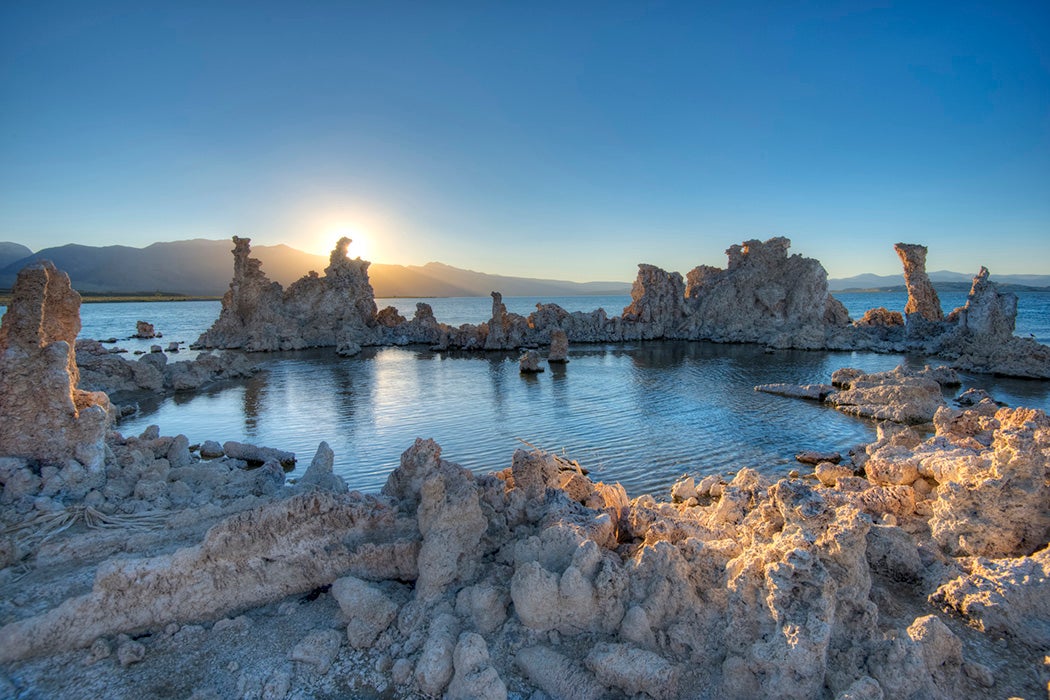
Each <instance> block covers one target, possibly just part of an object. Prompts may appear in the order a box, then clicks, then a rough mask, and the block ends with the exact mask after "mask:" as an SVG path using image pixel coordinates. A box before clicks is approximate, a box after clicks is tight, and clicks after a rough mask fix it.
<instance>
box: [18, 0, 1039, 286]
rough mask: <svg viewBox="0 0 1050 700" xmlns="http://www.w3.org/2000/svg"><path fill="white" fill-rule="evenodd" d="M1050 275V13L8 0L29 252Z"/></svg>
mask: <svg viewBox="0 0 1050 700" xmlns="http://www.w3.org/2000/svg"><path fill="white" fill-rule="evenodd" d="M342 232H350V235H351V236H352V237H355V238H356V239H358V240H359V241H360V242H361V244H362V245H361V247H356V246H355V247H352V248H351V253H352V254H358V253H360V254H363V255H364V257H366V258H369V259H372V260H374V261H377V262H393V263H412V264H420V263H424V262H426V261H429V260H438V261H442V262H446V263H449V264H452V265H456V266H459V267H467V268H472V269H479V270H484V271H488V272H499V273H503V274H511V275H524V276H536V277H554V278H567V279H576V280H593V279H624V280H627V279H631V278H633V276H634V271H635V264H636V263H638V262H649V263H652V264H656V265H660V266H661V267H665V268H667V269H674V270H680V271H682V272H685V271H687V270H689V269H691V268H692V267H694V266H695V265H697V264H701V263H705V264H713V265H718V266H724V264H725V257H724V254H723V251H724V250H725V248H727V247H728V246H729V245H731V244H733V243H738V242H741V241H743V240H747V239H751V238H759V239H765V238H768V237H770V236H774V235H784V236H787V237H789V238H791V239H792V241H793V248H792V250H793V252H797V253H801V254H803V255H807V256H810V257H816V258H818V259H820V260H821V261H822V262H823V263H824V265H825V267H826V268H828V271H829V273H830V274H831V276H833V277H841V276H847V275H852V274H857V273H860V272H876V273H882V274H886V273H893V272H898V271H899V269H900V265H899V262H898V261H897V258H896V256H895V255H894V253H893V250H892V245H893V243H895V242H897V241H907V242H917V243H924V244H926V245H928V246H929V247H930V254H929V258H928V264H929V269H931V270H935V269H954V270H958V271H962V272H971V271H973V272H975V271H976V270H977V267H978V266H979V265H981V264H984V265H987V266H988V267H989V268H990V269H991V270H992V272H993V276H994V274H995V273H996V272H999V273H1020V272H1033V273H1048V272H1050V4H1048V3H1046V2H1033V3H981V4H969V3H965V2H955V3H944V4H939V3H938V4H933V3H916V2H908V3H870V4H866V3H799V4H790V3H747V2H733V3H724V4H721V3H703V2H682V3H670V2H669V3H662V2H653V3H644V2H631V3H620V2H600V3H584V2H581V3H563V2H556V3H546V2H514V3H496V2H442V3H433V2H409V3H403V2H371V3H355V2H333V3H326V2H284V3H266V2H244V3H221V2H191V1H186V2H167V3H151V2H128V3H114V2H103V1H99V2H72V3H56V2H48V1H47V0H43V1H38V2H19V1H17V0H8V1H7V2H5V3H3V4H0V240H11V241H16V242H19V243H23V244H25V245H28V246H29V247H31V248H33V249H34V250H38V249H41V248H44V247H49V246H53V245H61V244H65V243H83V244H89V245H109V244H116V243H120V244H125V245H135V246H142V245H147V244H149V243H151V242H154V241H160V240H178V239H185V238H195V237H203V238H226V237H229V236H231V235H234V234H237V235H248V236H251V237H252V239H253V241H255V242H257V243H266V244H273V243H279V242H285V243H288V244H290V245H294V246H296V247H300V248H303V249H306V250H311V251H313V252H322V251H325V250H328V249H330V247H331V245H332V243H333V242H334V240H335V238H336V237H337V236H338V235H340V233H342Z"/></svg>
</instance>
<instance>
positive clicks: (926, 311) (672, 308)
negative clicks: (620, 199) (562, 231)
mask: <svg viewBox="0 0 1050 700" xmlns="http://www.w3.org/2000/svg"><path fill="white" fill-rule="evenodd" d="M233 240H234V249H233V256H234V273H233V279H232V281H231V282H230V289H229V291H227V293H226V295H225V296H224V297H223V300H222V311H221V312H220V315H219V318H218V319H217V320H216V321H215V323H214V325H213V326H212V327H211V328H210V329H208V330H207V331H205V332H204V333H203V334H202V335H201V336H200V338H199V339H198V340H197V342H196V344H195V347H198V348H234V349H242V350H247V351H250V352H259V351H275V350H298V349H302V348H307V347H334V348H335V349H336V351H337V352H338V353H340V354H342V355H354V354H356V353H357V352H359V351H360V349H361V347H362V346H370V345H380V346H381V345H408V344H413V343H422V344H427V345H430V346H433V347H435V348H437V349H440V350H447V349H450V348H454V349H464V350H516V349H518V348H522V347H545V346H547V345H549V344H550V343H551V341H552V338H554V337H556V336H555V334H556V333H564V334H565V338H566V339H567V341H568V342H571V343H610V342H613V343H615V342H624V341H634V340H660V339H666V340H708V341H714V342H720V343H759V344H762V345H766V346H767V347H772V348H797V349H802V350H871V351H874V352H915V353H919V354H923V355H926V356H931V357H932V356H938V357H943V358H945V359H946V360H948V361H950V362H951V364H952V366H954V367H955V368H957V369H962V370H967V371H972V372H982V373H992V374H1002V375H1006V376H1015V377H1028V378H1043V379H1046V378H1050V347H1047V346H1045V345H1041V344H1039V343H1037V342H1035V341H1034V340H1032V339H1029V338H1018V337H1016V336H1014V335H1013V332H1014V321H1015V319H1016V316H1017V297H1016V295H1014V294H1012V293H1004V292H1000V291H999V289H998V288H997V286H996V284H995V283H994V282H992V281H991V280H990V279H989V276H990V275H989V272H988V270H987V269H985V268H981V270H980V271H979V273H978V274H977V276H975V277H974V280H973V285H972V288H971V291H970V294H969V297H968V299H967V302H966V304H965V305H964V306H962V307H960V308H958V309H955V310H953V311H952V312H951V313H949V314H948V315H947V316H945V315H944V313H943V311H942V310H941V307H940V301H939V299H938V298H937V292H936V291H935V290H934V288H933V285H932V284H931V283H930V281H929V277H928V276H927V274H926V270H925V261H926V248H925V247H924V246H920V245H915V244H904V243H899V244H897V246H896V250H897V252H898V255H899V256H900V258H901V261H902V262H903V264H904V272H905V279H906V281H907V286H908V304H907V306H906V313H905V315H901V314H898V313H896V312H893V313H891V312H889V311H887V310H886V309H872V310H870V311H869V312H867V313H866V314H865V315H864V316H863V317H862V318H861V319H858V320H857V321H856V322H853V321H852V320H851V319H850V318H849V314H848V312H847V311H846V308H845V307H844V306H843V305H842V304H841V302H839V301H838V300H837V299H835V297H834V296H832V295H831V294H830V293H829V291H828V285H827V272H826V271H825V270H824V268H823V266H822V265H821V264H820V263H819V262H818V261H817V260H814V259H812V258H804V257H802V256H800V255H790V256H789V255H788V249H789V247H790V245H791V242H790V241H789V240H788V239H786V238H771V239H769V240H767V241H765V242H762V241H758V240H752V241H746V242H744V243H743V244H740V245H733V246H730V248H729V249H728V250H727V251H726V254H727V256H728V265H727V267H726V268H725V269H720V268H716V267H712V266H709V265H700V266H698V267H696V268H694V269H693V270H691V271H690V272H689V273H688V274H687V275H686V277H685V278H684V280H683V278H682V275H681V274H679V273H677V272H666V271H664V270H661V269H660V268H658V267H655V266H653V265H646V264H641V265H639V269H638V277H637V279H636V280H635V282H634V286H633V287H632V289H631V299H632V301H631V303H630V305H628V306H627V307H625V308H624V309H623V312H622V314H621V315H620V316H612V317H610V316H609V315H608V314H607V313H606V311H605V310H604V309H596V310H594V311H591V312H588V313H584V312H572V313H570V312H568V311H566V310H565V309H563V308H561V307H560V306H558V305H557V304H537V306H536V311H535V312H533V313H531V314H529V315H528V316H527V317H526V316H521V315H520V314H515V313H508V312H507V310H506V307H505V305H504V304H503V300H502V296H501V295H500V293H499V292H498V291H494V292H492V316H491V318H490V319H489V321H488V322H487V323H482V324H479V325H473V324H463V325H461V326H459V327H457V328H454V327H451V326H448V325H447V324H444V323H440V322H439V321H438V320H437V319H436V318H435V317H434V313H433V310H432V309H431V307H430V306H429V305H428V304H424V303H419V304H417V308H416V314H415V316H414V317H413V318H412V319H411V320H409V319H406V318H405V317H403V316H401V315H400V314H399V313H398V311H397V310H396V309H395V308H393V307H387V308H385V309H382V310H377V308H376V304H375V297H374V294H373V292H372V287H371V285H370V284H369V282H368V266H369V263H368V261H365V260H361V259H360V258H358V259H356V260H350V259H349V258H348V257H347V249H348V247H349V245H350V243H351V241H350V239H348V238H343V239H341V240H340V241H339V243H338V244H337V246H336V248H335V249H334V250H333V251H332V254H331V258H330V264H329V267H328V268H327V269H326V270H325V274H324V275H323V276H320V275H318V274H317V273H310V274H309V275H307V276H305V277H303V278H302V279H300V280H299V281H297V282H295V283H294V284H292V285H291V286H289V288H288V289H287V290H285V289H283V288H282V287H281V285H280V284H278V283H276V282H271V281H270V280H269V278H267V276H266V274H265V273H264V272H263V271H262V264H261V263H260V262H259V261H258V260H256V259H254V258H252V257H251V246H250V239H246V238H237V237H234V239H233Z"/></svg>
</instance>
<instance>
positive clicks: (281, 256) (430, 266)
mask: <svg viewBox="0 0 1050 700" xmlns="http://www.w3.org/2000/svg"><path fill="white" fill-rule="evenodd" d="M232 249H233V244H232V243H231V242H230V241H228V240H219V241H212V240H204V239H194V240H188V241H175V242H171V243H154V244H153V245H149V246H146V247H145V248H131V247H129V246H104V247H96V246H84V245H76V244H70V245H64V246H59V247H56V248H45V249H44V250H40V251H37V252H36V253H32V252H31V251H30V250H29V249H28V248H25V247H24V246H19V245H18V244H15V243H0V289H10V287H11V285H12V284H14V280H15V277H16V275H17V274H18V271H19V270H21V269H22V268H23V267H24V266H25V265H27V264H29V263H30V262H33V261H35V260H40V259H47V260H50V261H51V262H53V263H55V265H56V266H57V267H58V268H59V269H61V270H64V271H65V272H66V273H68V274H69V277H70V280H71V281H72V283H73V287H74V289H77V290H78V291H81V292H108V293H118V294H125V293H126V294H132V293H152V292H168V293H174V294H189V295H193V296H221V295H222V294H223V293H225V291H226V290H227V289H228V288H229V285H230V277H231V276H232V275H233V256H232V255H231V250H232ZM16 255H18V257H14V256H16ZM252 255H253V256H254V257H256V258H258V259H259V260H261V261H262V264H263V265H262V269H263V271H264V272H265V273H266V274H267V276H268V277H269V278H270V279H271V280H273V281H275V282H280V283H281V284H282V285H284V286H285V287H287V286H288V285H289V284H291V283H292V282H294V281H295V280H297V279H299V278H300V277H302V276H303V275H305V274H307V273H308V272H309V271H310V270H315V271H317V272H318V273H323V271H324V269H325V268H326V267H327V266H328V258H327V257H324V256H320V255H311V254H310V253H304V252H303V251H301V250H296V249H295V248H291V247H289V246H286V245H277V246H263V245H260V246H252ZM368 275H369V279H370V280H371V282H372V288H373V289H374V290H375V293H376V296H377V297H453V296H488V294H489V292H492V291H498V292H501V293H503V294H504V295H506V296H552V297H553V296H569V295H576V294H627V293H628V292H629V290H630V287H631V285H630V283H627V282H569V281H563V280H546V279H531V278H524V277H504V276H501V275H489V274H485V273H481V272H474V271H472V270H462V269H460V268H456V267H452V266H450V265H443V264H441V263H434V262H432V263H427V264H426V265H421V266H420V265H385V264H381V263H373V264H372V266H371V267H369V268H368Z"/></svg>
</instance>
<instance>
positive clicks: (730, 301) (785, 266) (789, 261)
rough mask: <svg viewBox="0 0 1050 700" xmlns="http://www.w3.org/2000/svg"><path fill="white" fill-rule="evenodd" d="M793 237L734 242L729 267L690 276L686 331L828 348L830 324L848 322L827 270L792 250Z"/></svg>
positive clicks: (700, 270)
mask: <svg viewBox="0 0 1050 700" xmlns="http://www.w3.org/2000/svg"><path fill="white" fill-rule="evenodd" d="M790 245H791V241H789V240H788V239H787V238H771V239H769V240H768V241H765V242H762V241H757V240H752V241H746V242H745V243H743V244H742V245H734V246H731V247H730V248H729V249H728V250H727V251H726V255H728V256H729V265H728V267H727V268H726V269H725V270H719V269H717V268H712V267H709V266H700V267H697V268H695V269H693V270H692V271H691V272H690V273H689V275H688V276H687V280H688V286H687V288H686V307H687V309H689V316H690V319H689V327H690V332H689V333H687V335H686V337H689V338H694V339H701V340H715V341H719V342H758V343H763V344H766V345H772V346H775V347H797V348H810V349H816V348H823V347H826V346H827V339H826V333H827V331H828V329H829V328H835V327H838V326H843V325H845V324H847V323H849V315H848V314H847V313H846V309H845V307H843V306H842V304H841V303H840V302H839V301H838V300H837V299H835V298H834V297H832V296H831V295H830V294H829V293H828V284H827V272H826V271H825V270H824V268H823V266H821V264H820V263H819V262H818V261H816V260H813V259H812V258H803V257H802V256H800V255H792V256H790V257H789V256H788V254H787V251H788V248H789V246H790Z"/></svg>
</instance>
